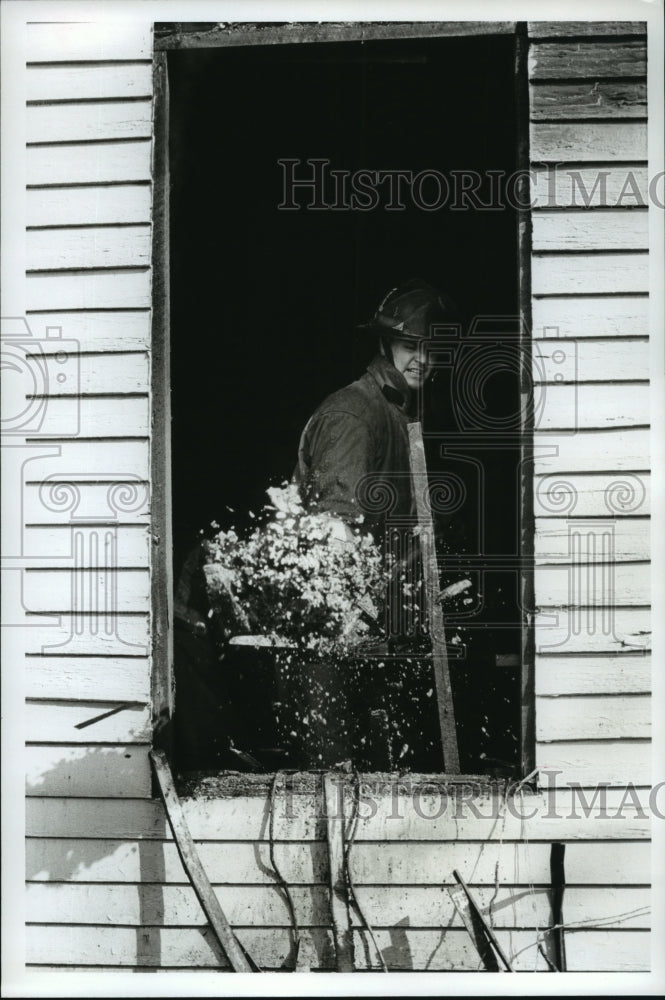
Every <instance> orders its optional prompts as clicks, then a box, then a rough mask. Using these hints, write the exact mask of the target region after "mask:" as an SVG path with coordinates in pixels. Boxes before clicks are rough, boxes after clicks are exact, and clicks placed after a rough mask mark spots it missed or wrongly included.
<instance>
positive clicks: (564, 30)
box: [527, 21, 647, 39]
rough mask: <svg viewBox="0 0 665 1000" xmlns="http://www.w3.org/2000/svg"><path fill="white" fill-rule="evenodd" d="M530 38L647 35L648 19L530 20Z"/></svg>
mask: <svg viewBox="0 0 665 1000" xmlns="http://www.w3.org/2000/svg"><path fill="white" fill-rule="evenodd" d="M527 27H528V32H529V38H533V39H536V38H543V39H545V38H578V37H584V36H588V35H594V36H601V35H603V36H605V35H607V36H611V35H646V33H647V23H646V21H529V22H528V26H527Z"/></svg>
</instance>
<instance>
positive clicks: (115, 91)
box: [26, 60, 152, 101]
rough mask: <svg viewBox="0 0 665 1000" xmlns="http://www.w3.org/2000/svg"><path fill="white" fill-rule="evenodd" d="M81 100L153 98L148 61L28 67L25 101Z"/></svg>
mask: <svg viewBox="0 0 665 1000" xmlns="http://www.w3.org/2000/svg"><path fill="white" fill-rule="evenodd" d="M84 97H85V98H87V99H88V100H90V99H92V98H94V99H96V100H99V99H101V98H110V97H118V98H123V97H124V98H127V97H145V98H150V97H152V64H151V62H150V61H149V60H145V61H141V62H138V61H137V62H133V63H129V62H128V63H119V64H118V63H105V62H104V63H99V64H97V65H95V64H92V65H88V64H79V65H76V64H74V65H67V64H65V65H60V66H57V65H54V66H49V65H37V66H35V65H31V66H28V68H27V79H26V99H27V100H28V101H72V100H73V101H76V100H81V99H82V98H84Z"/></svg>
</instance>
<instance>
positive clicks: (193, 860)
mask: <svg viewBox="0 0 665 1000" xmlns="http://www.w3.org/2000/svg"><path fill="white" fill-rule="evenodd" d="M150 759H151V761H152V765H153V768H154V771H155V775H156V777H157V784H158V785H159V791H160V794H161V797H162V802H163V803H164V808H165V810H166V816H167V819H168V821H169V826H170V827H171V832H172V833H173V839H174V840H175V845H176V847H177V849H178V854H179V855H180V860H181V861H182V864H183V867H184V869H185V871H186V872H187V877H188V879H189V881H190V882H191V883H192V888H193V889H194V892H195V893H196V898H197V899H198V901H199V903H200V904H201V908H202V910H203V912H204V913H205V915H206V917H207V918H208V921H209V923H210V926H211V927H212V930H213V932H214V935H215V937H216V938H217V941H218V942H219V945H220V947H221V948H222V951H223V952H224V954H225V955H226V957H227V958H228V960H229V964H230V965H231V968H232V969H233V971H234V972H260V971H261V970H260V969H259V967H258V966H257V965H256V963H255V962H254V961H253V959H251V958H250V956H249V955H248V954H247V952H246V951H245V948H244V947H243V945H242V944H241V943H240V941H239V940H238V939H237V937H236V936H235V934H234V932H233V929H232V928H231V925H230V924H229V922H228V920H227V919H226V915H225V913H224V911H223V910H222V907H221V904H220V902H219V900H218V899H217V896H216V895H215V892H214V890H213V888H212V886H211V884H210V880H209V879H208V876H207V875H206V872H205V869H204V867H203V865H202V864H201V860H200V858H199V855H198V852H197V850H196V847H195V846H194V841H193V840H192V835H191V833H190V832H189V827H188V826H187V820H186V819H185V814H184V812H183V809H182V804H181V802H180V799H179V798H178V793H177V792H176V790H175V785H174V783H173V775H172V774H171V768H170V767H169V763H168V760H167V758H166V754H165V753H164V752H163V751H162V750H151V752H150Z"/></svg>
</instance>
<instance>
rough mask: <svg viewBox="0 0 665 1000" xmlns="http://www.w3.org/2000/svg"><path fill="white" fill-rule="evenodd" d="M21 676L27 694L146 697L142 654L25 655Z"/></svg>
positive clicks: (146, 666)
mask: <svg viewBox="0 0 665 1000" xmlns="http://www.w3.org/2000/svg"><path fill="white" fill-rule="evenodd" d="M23 676H24V685H23V690H24V692H25V696H26V697H27V698H57V699H66V698H70V699H78V700H80V701H85V700H94V699H97V700H100V701H113V700H115V699H117V700H118V701H134V702H141V701H143V702H146V703H147V702H148V701H149V698H150V663H149V661H148V659H147V658H146V657H134V656H126V657H120V656H118V657H102V656H29V657H27V659H26V661H25V666H24V668H23ZM82 731H83V732H85V730H82Z"/></svg>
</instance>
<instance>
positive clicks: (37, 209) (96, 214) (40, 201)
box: [26, 184, 150, 226]
mask: <svg viewBox="0 0 665 1000" xmlns="http://www.w3.org/2000/svg"><path fill="white" fill-rule="evenodd" d="M26 211H27V225H28V226H77V225H104V224H107V223H113V222H116V223H120V222H121V223H127V222H133V223H139V222H150V187H149V185H148V184H114V185H99V186H91V187H74V188H68V187H63V188H57V187H47V188H29V189H28V191H27V193H26Z"/></svg>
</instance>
